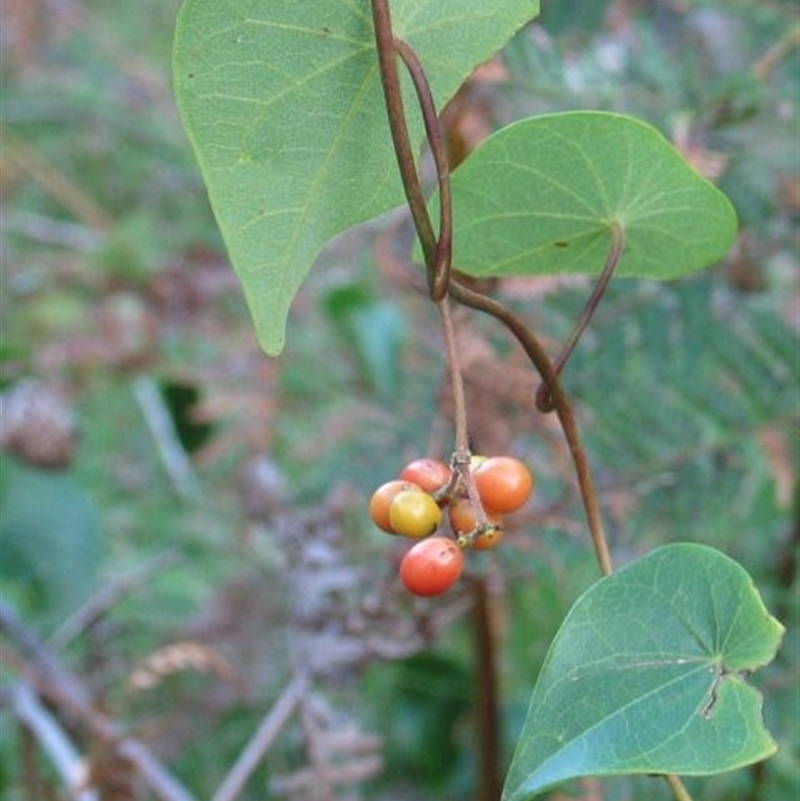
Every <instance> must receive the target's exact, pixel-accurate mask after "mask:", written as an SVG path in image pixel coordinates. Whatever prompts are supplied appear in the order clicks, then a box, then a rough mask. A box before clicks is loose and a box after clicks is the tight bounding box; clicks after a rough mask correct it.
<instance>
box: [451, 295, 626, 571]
mask: <svg viewBox="0 0 800 801" xmlns="http://www.w3.org/2000/svg"><path fill="white" fill-rule="evenodd" d="M450 294H451V295H452V297H453V298H454V299H455V300H457V301H458V302H459V303H463V304H464V305H465V306H470V307H472V308H474V309H477V310H478V311H482V312H485V313H486V314H489V315H491V316H492V317H495V318H496V319H497V320H499V321H500V322H501V323H503V325H505V326H506V328H508V330H509V331H510V332H511V333H512V334H513V335H514V336H515V337H516V339H517V341H518V342H519V343H520V345H521V346H522V348H523V350H524V351H525V353H526V354H527V356H528V358H529V359H530V360H531V362H532V363H533V365H534V366H535V367H536V369H537V370H538V371H539V375H540V376H541V377H542V380H543V381H544V383H545V385H546V386H547V389H548V392H549V394H550V397H551V398H552V400H553V409H554V411H555V413H556V414H557V415H558V419H559V422H560V423H561V428H562V430H563V431H564V437H565V438H566V440H567V445H568V447H569V450H570V454H571V455H572V461H573V463H574V465H575V472H576V474H577V478H578V487H579V489H580V492H581V498H582V500H583V507H584V510H585V512H586V520H587V523H588V526H589V533H590V536H591V539H592V546H593V547H594V551H595V556H596V558H597V563H598V565H599V567H600V572H601V573H603V575H609V574H610V573H611V571H612V565H611V554H610V552H609V549H608V542H607V540H606V535H605V530H604V527H603V518H602V514H601V512H600V504H599V501H598V498H597V492H596V490H595V487H594V481H593V479H592V474H591V471H590V470H589V462H588V459H587V457H586V452H585V450H584V448H583V442H582V440H581V436H580V431H579V429H578V424H577V421H576V419H575V414H574V412H573V411H572V404H571V403H570V402H569V399H568V398H567V396H566V394H565V393H564V391H563V389H562V388H561V383H560V381H559V379H558V375H557V374H556V372H555V369H554V367H553V364H552V362H551V361H550V357H549V356H548V355H547V352H546V351H545V350H544V348H543V347H542V346H541V344H540V343H539V340H538V339H537V338H536V337H535V336H534V334H533V333H532V332H531V331H530V329H529V328H528V327H527V326H526V325H525V323H524V322H523V321H522V320H520V318H519V317H517V316H516V315H515V314H514V313H513V312H512V311H511V310H510V309H508V308H507V307H506V306H504V305H503V304H502V303H500V302H499V301H497V300H495V299H494V298H490V297H487V296H486V295H482V294H481V293H479V292H475V291H474V290H472V289H468V288H467V287H466V286H464V285H463V284H461V283H459V282H458V281H455V280H453V281H451V282H450Z"/></svg>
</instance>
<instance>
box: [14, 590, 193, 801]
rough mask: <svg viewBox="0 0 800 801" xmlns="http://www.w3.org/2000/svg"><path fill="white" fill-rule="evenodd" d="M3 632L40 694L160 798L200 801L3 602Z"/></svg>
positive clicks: (170, 800) (168, 800) (167, 800)
mask: <svg viewBox="0 0 800 801" xmlns="http://www.w3.org/2000/svg"><path fill="white" fill-rule="evenodd" d="M0 631H2V632H4V633H5V634H6V635H7V636H8V637H9V638H10V639H11V640H13V641H14V642H16V643H17V645H18V646H19V649H20V651H21V652H22V654H23V656H24V657H25V659H26V660H27V666H28V668H29V670H30V671H31V673H32V675H33V677H34V679H35V682H36V689H37V692H38V693H39V694H40V695H44V696H47V697H48V698H50V699H52V700H53V701H55V702H56V703H58V704H60V705H61V706H63V707H64V708H65V709H66V710H68V711H69V712H71V713H72V714H74V715H77V716H78V717H79V718H80V719H81V720H83V721H84V722H85V723H86V725H87V726H88V727H89V728H90V730H91V731H92V732H93V733H94V734H95V735H96V736H97V737H98V738H100V740H102V741H103V742H104V743H106V744H108V745H109V746H110V747H111V748H113V750H114V752H115V753H117V754H118V755H119V756H121V757H122V758H124V759H126V760H127V761H128V762H130V763H131V765H133V767H134V768H136V770H137V771H138V772H139V774H140V775H141V776H142V778H143V779H144V780H145V782H146V783H147V784H148V785H149V786H150V789H151V790H152V791H153V793H154V794H155V795H156V796H157V797H159V798H160V799H162V801H196V799H195V798H194V796H193V795H192V794H191V793H190V792H189V791H188V790H187V789H186V788H185V787H184V786H183V785H182V784H181V783H180V782H179V781H178V780H177V779H176V778H175V777H174V776H173V775H172V774H171V773H170V772H169V771H168V770H167V769H166V768H165V767H164V766H163V765H162V764H161V763H160V762H159V761H158V760H157V759H156V758H155V757H154V756H153V754H152V753H151V752H150V751H149V750H148V749H147V747H146V746H145V745H144V744H143V743H141V742H139V741H138V740H135V739H134V738H132V737H128V736H127V735H126V734H125V731H124V730H123V728H122V727H121V726H120V725H119V724H117V723H116V722H114V721H113V720H111V719H110V718H108V717H106V716H105V715H102V714H100V713H98V712H97V711H95V709H94V708H93V705H92V701H91V696H90V694H89V692H88V691H87V690H86V688H85V687H84V686H83V684H81V682H80V681H79V680H78V679H77V677H76V676H74V675H73V674H72V673H71V672H70V671H69V670H68V669H67V668H66V667H64V666H63V665H62V664H61V663H60V662H59V661H58V660H57V659H56V657H55V656H54V655H53V653H52V652H51V651H50V649H49V648H48V647H47V646H46V645H45V644H44V643H43V642H42V641H41V640H40V639H39V638H38V637H37V636H36V635H35V634H34V633H33V632H32V631H30V630H29V629H28V628H27V627H26V626H25V625H24V624H23V623H22V622H21V621H20V620H19V618H18V616H17V614H16V611H15V610H14V609H13V608H12V607H11V605H10V604H8V603H7V602H5V601H3V600H2V599H0Z"/></svg>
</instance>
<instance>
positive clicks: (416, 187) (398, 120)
mask: <svg viewBox="0 0 800 801" xmlns="http://www.w3.org/2000/svg"><path fill="white" fill-rule="evenodd" d="M372 22H373V26H374V28H375V46H376V49H377V51H378V67H379V68H380V74H381V83H382V84H383V96H384V99H385V101H386V113H387V115H388V118H389V130H390V132H391V135H392V142H393V143H394V151H395V155H396V158H397V166H398V168H399V170H400V178H401V181H402V183H403V189H404V190H405V194H406V200H407V201H408V208H409V211H410V212H411V219H412V220H413V221H414V228H415V229H416V231H417V236H418V237H419V241H420V245H421V246H422V253H423V255H424V257H425V266H426V267H427V271H428V287H429V289H433V287H434V285H435V284H436V280H435V274H434V272H435V267H436V263H437V258H436V257H437V252H436V251H437V240H436V234H435V233H434V230H433V225H432V224H431V219H430V216H429V215H428V208H427V206H426V204H425V196H424V195H423V193H422V187H421V186H420V182H419V174H418V172H417V165H416V161H415V160H414V151H413V149H412V147H411V139H410V137H409V133H408V125H407V123H406V114H405V108H404V105H403V93H402V90H401V88H400V77H399V75H398V74H397V62H396V61H395V55H396V53H397V50H396V42H395V38H394V35H393V33H392V18H391V15H390V14H389V3H388V0H372Z"/></svg>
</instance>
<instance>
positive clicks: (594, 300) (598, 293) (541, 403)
mask: <svg viewBox="0 0 800 801" xmlns="http://www.w3.org/2000/svg"><path fill="white" fill-rule="evenodd" d="M624 245H625V235H624V233H623V230H622V226H621V225H620V224H619V223H618V222H617V221H616V220H614V221H613V222H612V223H611V248H610V249H609V251H608V256H607V257H606V263H605V265H604V266H603V271H602V272H601V273H600V278H598V280H597V283H596V284H595V286H594V289H593V290H592V294H591V295H590V296H589V300H587V301H586V305H585V306H584V308H583V312H581V316H580V318H579V319H578V322H577V324H576V325H575V328H574V329H573V331H572V333H571V334H570V335H569V337H568V339H567V341H566V342H565V343H564V345H563V346H562V348H561V352H560V353H559V354H558V356H556V358H555V359H554V360H553V370H554V372H555V374H556V375H561V371H562V369H563V368H564V365H565V364H566V363H567V361H568V360H569V357H570V356H571V355H572V352H573V351H574V350H575V346H576V345H577V344H578V341H579V340H580V338H581V337H582V336H583V332H584V331H585V330H586V327H587V326H588V325H589V322H590V321H591V319H592V317H593V316H594V313H595V312H596V311H597V307H598V305H599V303H600V300H601V298H602V297H603V294H604V293H605V291H606V288H607V287H608V284H609V282H610V281H611V276H613V275H614V270H615V269H616V266H617V264H619V260H620V258H621V257H622V250H623V248H624ZM536 408H537V409H539V410H540V411H543V412H551V411H553V408H554V406H553V399H552V398H551V397H550V392H549V388H548V386H547V383H546V382H545V383H543V384H542V385H541V386H540V387H539V390H538V392H537V393H536Z"/></svg>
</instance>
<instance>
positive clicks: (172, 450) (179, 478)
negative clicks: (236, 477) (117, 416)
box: [133, 376, 200, 498]
mask: <svg viewBox="0 0 800 801" xmlns="http://www.w3.org/2000/svg"><path fill="white" fill-rule="evenodd" d="M133 392H134V394H135V395H136V400H137V401H139V406H140V407H141V409H142V413H143V414H144V418H145V421H146V423H147V427H148V428H149V429H150V433H151V434H152V435H153V439H154V440H155V443H156V446H157V447H158V452H159V455H160V456H161V461H162V462H163V463H164V468H165V469H166V471H167V475H168V476H169V478H170V480H171V481H172V485H173V487H174V488H175V492H176V493H177V494H178V495H179V496H180V497H181V498H194V497H197V495H198V494H199V491H200V490H199V487H198V484H197V477H196V476H195V474H194V468H193V467H192V463H191V461H190V460H189V457H188V456H187V455H186V451H185V450H184V448H183V445H181V441H180V439H179V437H178V432H177V431H176V430H175V424H174V422H173V420H172V417H171V416H170V413H169V410H168V409H167V405H166V403H165V402H164V398H163V397H162V396H161V393H160V392H159V389H158V385H157V384H156V382H155V381H154V380H153V379H152V378H150V377H149V376H139V377H138V378H137V379H136V380H135V381H134V382H133Z"/></svg>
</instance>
